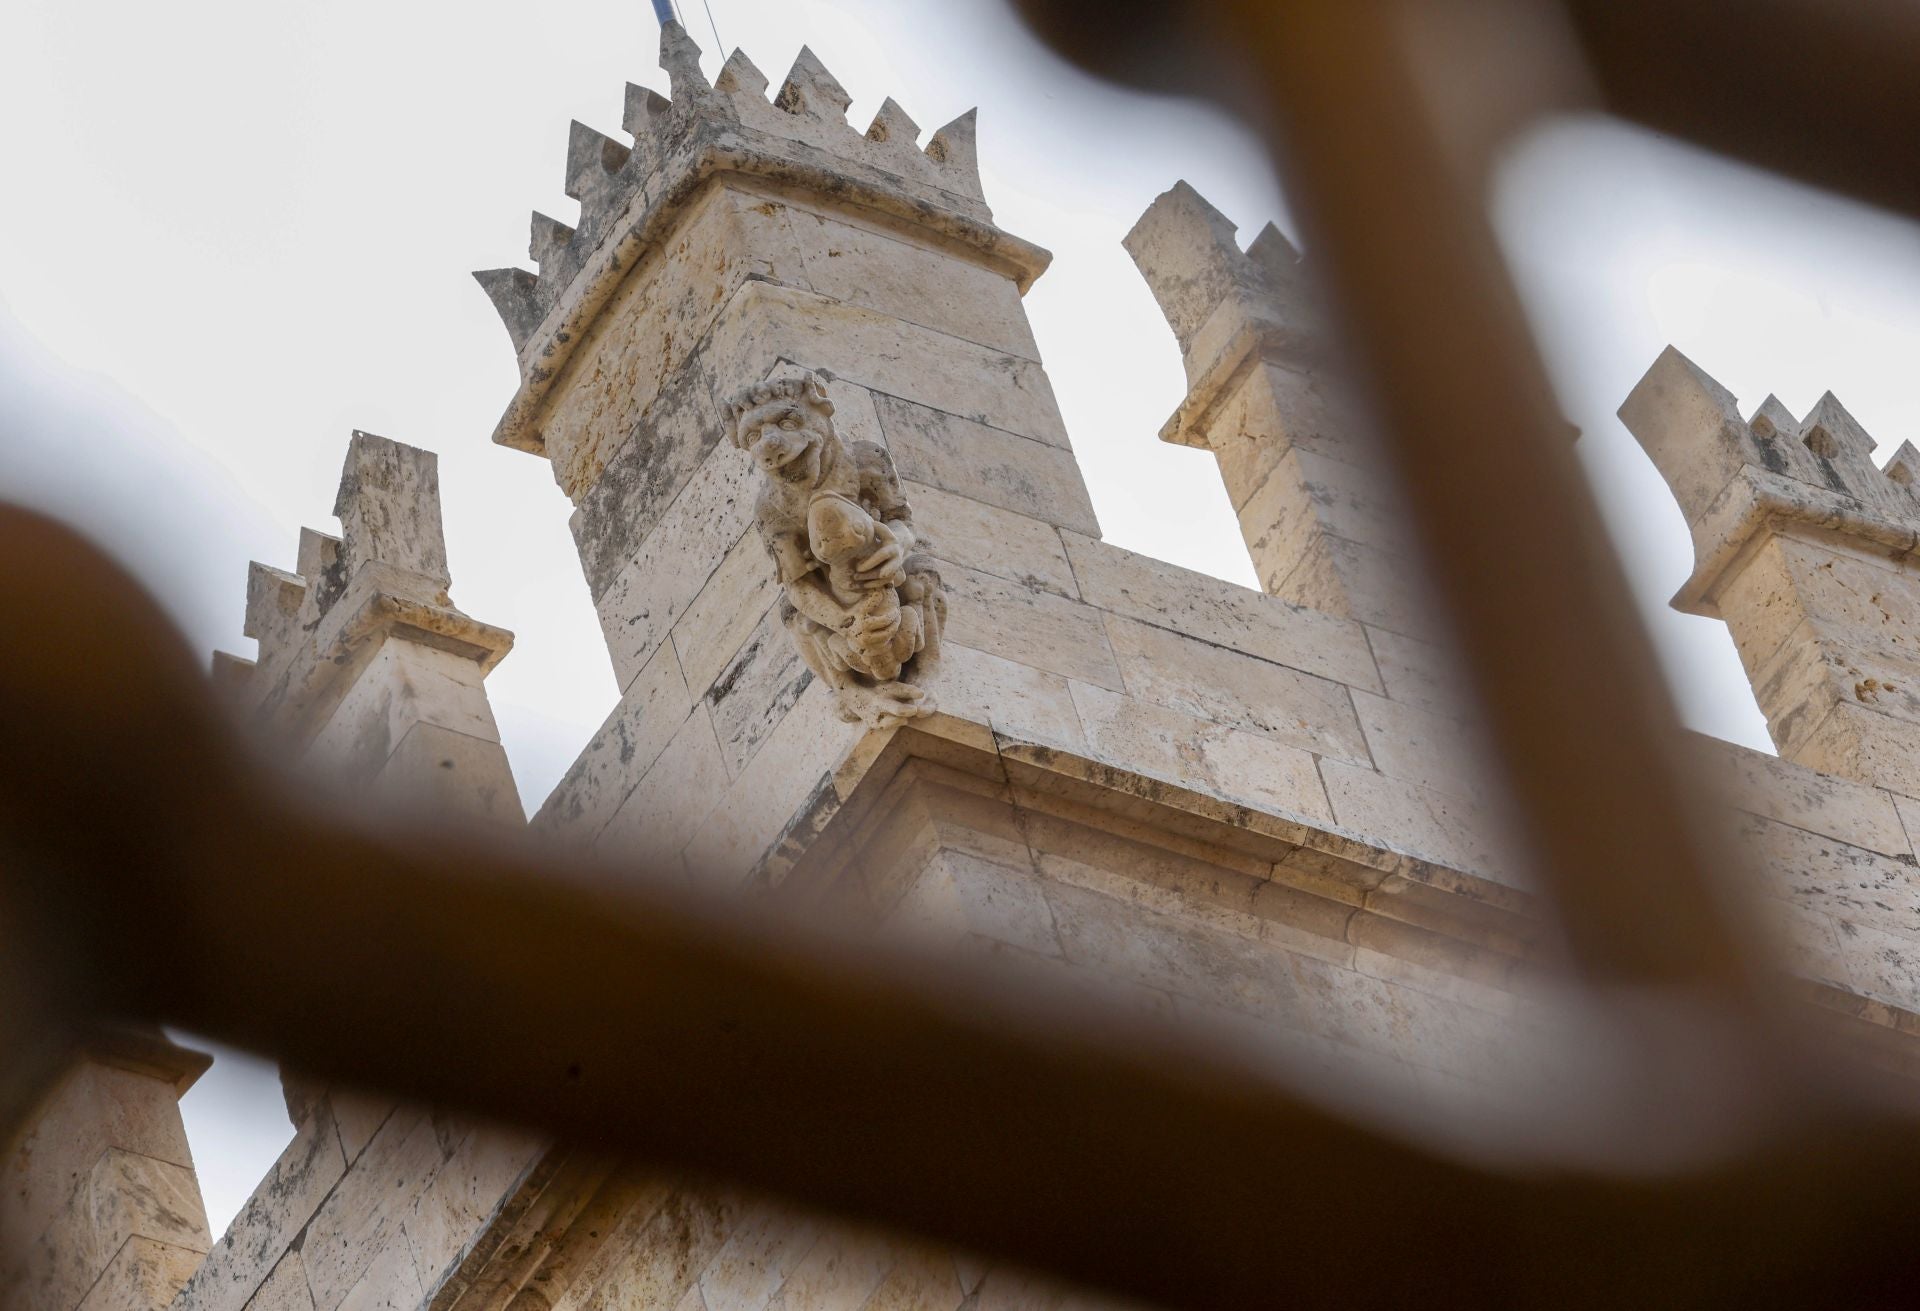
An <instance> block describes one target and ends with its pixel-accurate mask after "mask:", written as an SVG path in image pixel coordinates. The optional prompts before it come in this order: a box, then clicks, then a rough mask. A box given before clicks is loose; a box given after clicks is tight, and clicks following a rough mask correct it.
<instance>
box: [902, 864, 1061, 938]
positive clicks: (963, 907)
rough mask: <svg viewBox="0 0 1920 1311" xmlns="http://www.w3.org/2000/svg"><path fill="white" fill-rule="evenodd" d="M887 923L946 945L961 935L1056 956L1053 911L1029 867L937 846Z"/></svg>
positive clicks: (914, 935)
mask: <svg viewBox="0 0 1920 1311" xmlns="http://www.w3.org/2000/svg"><path fill="white" fill-rule="evenodd" d="M887 928H888V929H889V930H890V931H892V932H894V933H897V934H900V935H902V936H904V937H907V938H909V939H912V940H916V941H920V942H924V943H927V944H929V945H931V946H934V947H945V948H949V949H951V948H952V946H953V945H954V944H955V943H957V942H959V941H960V940H961V939H963V938H964V937H966V936H967V935H976V936H979V937H984V938H991V939H993V940H994V941H996V942H1004V943H1007V944H1008V945H1010V946H1015V947H1020V948H1023V949H1025V950H1027V951H1032V952H1038V953H1039V954H1041V955H1043V956H1058V955H1059V954H1060V944H1059V943H1058V942H1057V941H1056V940H1055V938H1054V933H1053V912H1052V910H1051V909H1050V908H1049V907H1048V904H1047V898H1046V895H1045V893H1044V892H1043V891H1042V888H1041V884H1040V881H1039V880H1038V879H1037V878H1035V876H1034V873H1033V871H1032V870H1031V869H1008V868H1007V867H1005V866H1003V865H997V864H995V863H994V862H992V861H990V860H982V859H981V858H979V857H978V856H973V855H969V854H967V853H966V852H962V851H941V852H938V853H937V854H936V855H935V856H934V859H933V860H932V862H931V863H929V864H928V865H927V866H926V868H924V869H922V870H921V871H920V874H919V877H918V878H916V879H915V880H914V881H913V886H912V887H910V888H908V889H907V892H906V895H905V896H903V897H902V898H901V899H900V900H899V902H897V903H896V904H895V906H894V908H893V911H892V913H891V914H890V915H889V916H888V917H887Z"/></svg>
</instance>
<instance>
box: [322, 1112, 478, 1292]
mask: <svg viewBox="0 0 1920 1311" xmlns="http://www.w3.org/2000/svg"><path fill="white" fill-rule="evenodd" d="M446 1156H447V1152H446V1147H445V1144H444V1143H443V1141H442V1139H441V1135H440V1133H439V1129H438V1126H436V1125H435V1123H434V1120H433V1117H432V1116H431V1115H429V1114H428V1113H427V1112H425V1111H424V1110H421V1109H419V1108H417V1107H402V1108H400V1109H399V1110H397V1111H396V1112H395V1113H394V1114H393V1115H391V1116H389V1117H388V1119H387V1122H386V1123H385V1124H384V1125H382V1126H381V1127H380V1131H379V1132H378V1133H377V1134H375V1135H374V1137H373V1141H372V1142H371V1143H369V1144H367V1148H366V1150H365V1151H364V1152H362V1153H361V1154H360V1159H359V1160H357V1161H355V1162H354V1164H353V1168H352V1169H351V1170H349V1171H347V1172H346V1174H345V1175H344V1176H343V1177H342V1178H341V1180H340V1182H339V1183H338V1185H336V1186H335V1188H334V1190H333V1192H332V1194H331V1195H330V1196H329V1197H328V1198H327V1199H326V1201H325V1202H323V1203H322V1204H321V1206H320V1208H319V1210H317V1211H316V1212H314V1215H313V1219H312V1220H311V1221H310V1222H309V1223H308V1225H307V1229H306V1237H305V1240H304V1241H303V1242H302V1244H301V1247H300V1255H301V1259H302V1260H303V1261H304V1262H305V1264H306V1268H307V1287H308V1289H309V1291H311V1292H312V1294H313V1305H314V1308H315V1311H335V1308H338V1307H340V1306H342V1304H343V1303H344V1302H345V1301H346V1299H347V1297H348V1295H349V1293H353V1294H355V1296H356V1297H359V1298H361V1299H363V1305H368V1306H375V1305H378V1304H379V1303H378V1302H377V1301H364V1299H367V1298H373V1297H376V1296H381V1295H384V1290H383V1289H380V1288H372V1287H366V1288H362V1287H360V1286H361V1285H362V1277H363V1276H364V1275H366V1274H367V1273H368V1272H369V1268H370V1267H371V1265H372V1264H373V1262H374V1261H375V1260H376V1259H378V1258H381V1257H383V1256H384V1257H387V1258H388V1261H389V1262H390V1263H393V1264H396V1265H397V1264H398V1258H395V1257H392V1256H391V1255H390V1253H399V1254H400V1256H401V1257H404V1265H405V1267H406V1270H408V1271H410V1270H411V1269H412V1265H413V1261H412V1257H411V1256H410V1255H408V1253H407V1245H406V1240H405V1237H404V1235H403V1234H402V1231H401V1226H402V1224H403V1223H404V1221H405V1219H406V1217H407V1214H408V1211H409V1209H410V1208H411V1206H412V1205H413V1200H414V1198H415V1197H416V1196H417V1195H418V1194H419V1193H420V1191H421V1190H422V1189H424V1188H425V1187H426V1186H427V1185H428V1184H429V1183H431V1182H432V1180H433V1176H434V1174H435V1173H436V1172H437V1171H438V1170H439V1169H440V1166H441V1164H442V1163H443V1162H444V1161H445V1160H446ZM391 1273H392V1274H394V1275H395V1276H398V1275H399V1274H400V1273H401V1272H400V1271H398V1270H397V1269H396V1270H393V1271H392V1272H391Z"/></svg>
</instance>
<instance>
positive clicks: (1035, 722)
mask: <svg viewBox="0 0 1920 1311" xmlns="http://www.w3.org/2000/svg"><path fill="white" fill-rule="evenodd" d="M928 687H929V689H930V690H931V691H932V692H933V694H934V696H935V697H936V698H937V699H938V701H939V704H940V711H941V713H942V714H946V715H951V716H952V717H954V718H955V719H962V720H966V721H968V722H969V723H974V724H983V725H985V726H986V727H988V728H990V729H992V730H993V731H994V732H996V733H1000V734H1003V735H1005V736H1007V737H1010V738H1016V739H1018V740H1020V741H1023V742H1032V743H1035V744H1037V745H1040V746H1050V747H1059V748H1061V749H1063V750H1067V751H1073V752H1076V753H1084V752H1085V751H1086V746H1087V743H1086V738H1085V736H1084V735H1083V734H1082V733H1081V731H1080V719H1079V716H1078V715H1076V714H1075V713H1074V709H1073V693H1072V692H1071V690H1069V688H1068V687H1067V680H1066V679H1065V678H1062V677H1061V676H1060V675H1059V674H1051V673H1048V672H1047V671H1045V670H1042V669H1035V668H1034V667H1033V666H1032V665H1026V664H1021V663H1019V662H1018V661H1014V660H1008V659H1006V658H1005V657H1003V656H997V655H992V654H990V653H988V652H985V651H976V650H974V649H973V648H972V647H966V646H961V645H959V644H958V643H955V642H950V643H947V644H946V646H945V648H944V650H943V651H942V654H941V660H940V668H939V669H938V670H937V671H936V672H935V673H934V675H933V677H932V678H931V679H930V680H929V682H928Z"/></svg>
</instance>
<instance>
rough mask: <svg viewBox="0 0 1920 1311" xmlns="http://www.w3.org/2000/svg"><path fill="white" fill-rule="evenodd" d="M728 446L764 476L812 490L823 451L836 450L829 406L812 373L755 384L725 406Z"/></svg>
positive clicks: (831, 405)
mask: <svg viewBox="0 0 1920 1311" xmlns="http://www.w3.org/2000/svg"><path fill="white" fill-rule="evenodd" d="M728 410H729V412H730V413H731V414H732V415H733V444H734V445H735V446H738V447H739V448H740V449H741V450H743V451H745V452H746V453H747V454H748V455H751V456H752V457H753V459H754V463H756V464H758V465H759V466H760V468H761V470H762V472H764V473H765V474H766V475H767V477H769V478H777V479H779V480H780V481H782V482H786V483H795V484H799V485H802V486H811V485H813V484H814V483H817V482H818V481H819V480H820V474H821V470H822V468H823V467H824V463H823V462H824V459H825V456H826V455H827V453H828V452H829V451H831V450H836V448H838V446H839V443H840V439H839V437H838V436H836V435H835V433H834V431H833V402H832V401H830V400H828V399H827V393H826V389H825V388H823V387H822V386H821V385H820V380H819V379H818V378H816V377H814V376H813V375H812V374H804V375H801V376H798V377H788V378H773V379H769V380H768V381H766V382H757V383H755V384H753V385H752V386H751V387H748V388H746V389H745V390H744V391H742V392H740V393H739V394H738V395H736V396H735V397H734V398H733V400H732V402H731V403H730V405H729V406H728Z"/></svg>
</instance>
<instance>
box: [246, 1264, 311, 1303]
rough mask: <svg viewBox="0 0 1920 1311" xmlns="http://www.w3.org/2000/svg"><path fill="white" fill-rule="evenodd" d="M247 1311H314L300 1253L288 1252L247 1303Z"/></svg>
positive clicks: (305, 1269) (304, 1266) (305, 1270)
mask: <svg viewBox="0 0 1920 1311" xmlns="http://www.w3.org/2000/svg"><path fill="white" fill-rule="evenodd" d="M246 1311H313V1294H312V1293H310V1292H308V1291H307V1268H306V1265H305V1264H304V1263H303V1262H302V1261H301V1260H300V1253H298V1252H288V1253H287V1254H286V1255H285V1256H283V1257H281V1258H280V1263H279V1264H278V1265H276V1266H274V1268H273V1273H272V1274H270V1275H268V1276H267V1279H266V1282H265V1283H263V1284H261V1285H260V1289H259V1291H258V1292H256V1293H255V1294H254V1295H253V1300H252V1301H250V1302H248V1303H247V1308H246Z"/></svg>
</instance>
